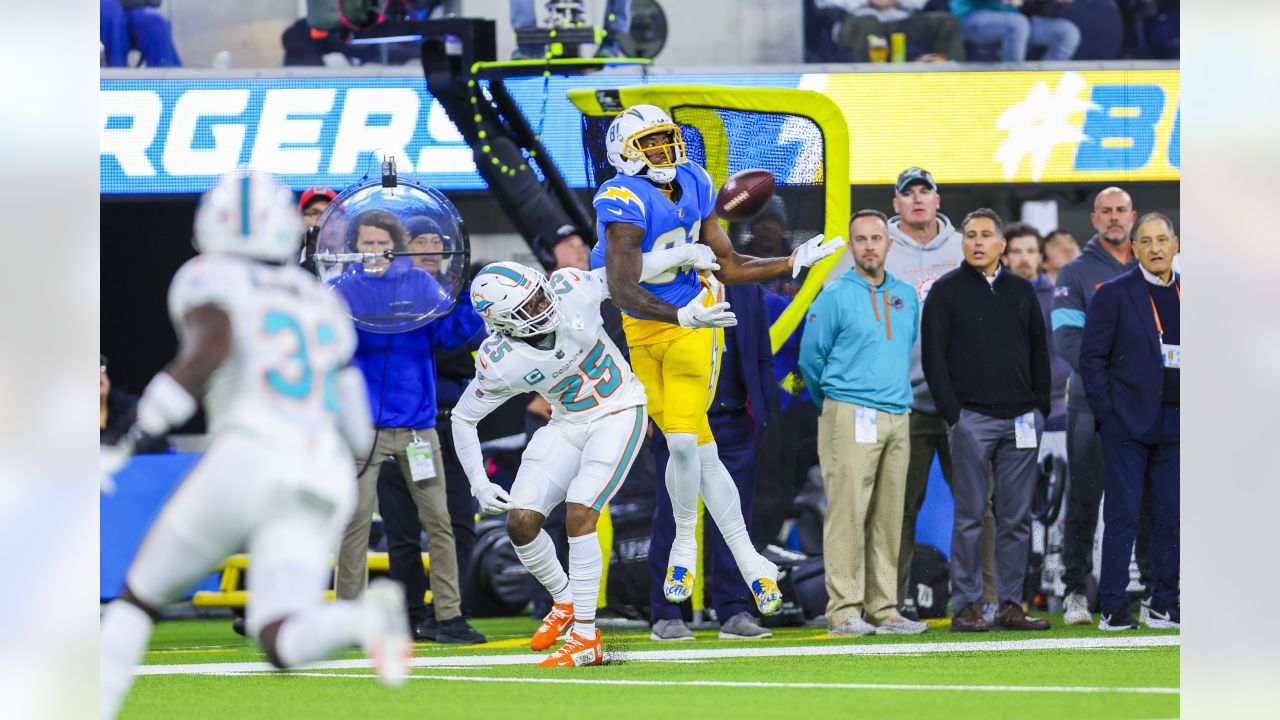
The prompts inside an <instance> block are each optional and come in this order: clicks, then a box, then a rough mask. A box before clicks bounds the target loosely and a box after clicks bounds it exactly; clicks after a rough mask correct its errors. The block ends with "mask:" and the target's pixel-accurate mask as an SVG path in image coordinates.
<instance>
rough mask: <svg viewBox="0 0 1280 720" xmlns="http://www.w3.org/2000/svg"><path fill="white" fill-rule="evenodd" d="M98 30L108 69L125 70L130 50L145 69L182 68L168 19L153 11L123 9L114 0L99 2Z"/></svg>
mask: <svg viewBox="0 0 1280 720" xmlns="http://www.w3.org/2000/svg"><path fill="white" fill-rule="evenodd" d="M98 29H99V37H100V39H101V41H102V45H103V48H104V50H105V52H106V63H107V67H124V66H125V64H126V62H127V60H128V58H129V50H130V49H131V48H133V47H136V48H138V52H139V53H141V54H142V59H143V62H145V64H146V65H147V67H181V66H182V59H181V58H179V57H178V49H177V48H175V47H174V45H173V30H172V28H171V27H170V26H169V19H168V18H166V17H165V16H164V14H163V13H161V12H160V11H159V10H157V9H156V8H153V7H150V6H147V7H140V8H135V9H133V10H125V9H124V8H122V7H121V6H120V3H118V2H116V1H115V0H102V5H101V15H100V17H99V28H98Z"/></svg>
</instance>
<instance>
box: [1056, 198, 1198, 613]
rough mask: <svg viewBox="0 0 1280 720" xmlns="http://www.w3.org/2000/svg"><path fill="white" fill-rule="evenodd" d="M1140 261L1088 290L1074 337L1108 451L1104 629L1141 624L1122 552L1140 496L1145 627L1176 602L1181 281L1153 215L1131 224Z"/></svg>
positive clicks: (1168, 230) (1168, 225)
mask: <svg viewBox="0 0 1280 720" xmlns="http://www.w3.org/2000/svg"><path fill="white" fill-rule="evenodd" d="M1133 249H1134V252H1135V253H1136V254H1137V256H1138V267H1137V268H1134V269H1133V270H1130V271H1128V272H1125V273H1123V274H1121V275H1119V276H1117V277H1116V278H1114V279H1113V280H1110V281H1108V282H1106V283H1104V284H1103V285H1102V286H1101V287H1100V288H1098V292H1097V294H1096V295H1094V296H1093V302H1091V303H1090V304H1089V311H1088V316H1087V318H1086V319H1085V325H1084V337H1083V338H1082V339H1081V343H1080V374H1081V376H1082V377H1083V378H1084V389H1085V393H1086V394H1087V395H1088V399H1089V406H1090V407H1091V408H1093V411H1094V416H1095V417H1096V418H1097V420H1098V421H1099V423H1100V430H1101V435H1102V451H1103V455H1104V456H1105V457H1106V489H1105V493H1104V496H1103V497H1104V500H1103V507H1102V517H1103V522H1104V524H1105V526H1104V529H1103V533H1102V567H1101V578H1100V580H1099V583H1098V604H1099V605H1100V606H1101V608H1102V620H1101V621H1100V622H1099V623H1098V628H1099V629H1101V630H1129V629H1134V628H1137V627H1138V623H1137V621H1135V620H1134V619H1133V616H1132V615H1130V614H1129V596H1128V595H1127V594H1126V592H1125V588H1126V586H1127V585H1128V584H1129V556H1130V553H1131V552H1132V551H1133V541H1134V533H1135V531H1136V527H1137V523H1138V511H1139V508H1140V507H1141V506H1142V500H1143V496H1144V495H1149V500H1150V504H1151V514H1152V516H1151V523H1152V527H1151V574H1152V579H1153V584H1154V590H1153V592H1152V596H1151V611H1150V613H1149V614H1148V619H1147V626H1148V627H1152V628H1176V627H1179V626H1180V623H1181V613H1180V610H1179V599H1178V592H1179V591H1178V543H1179V534H1180V522H1181V520H1180V516H1179V502H1180V496H1179V488H1178V482H1179V472H1178V458H1179V410H1178V399H1179V386H1180V379H1181V372H1182V371H1181V369H1180V368H1181V365H1182V346H1181V340H1182V337H1181V335H1182V333H1181V322H1180V315H1181V313H1180V307H1181V304H1182V283H1181V281H1180V279H1179V277H1178V274H1177V273H1175V272H1174V271H1173V257H1174V255H1176V254H1177V253H1178V249H1179V244H1178V236H1177V235H1175V234H1174V232H1173V223H1172V222H1170V221H1169V218H1167V217H1165V216H1164V215H1161V214H1160V213H1148V214H1147V215H1145V216H1143V217H1142V219H1141V220H1139V221H1138V225H1137V228H1136V231H1135V237H1134V241H1133Z"/></svg>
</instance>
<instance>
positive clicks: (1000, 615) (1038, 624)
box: [992, 600, 1049, 630]
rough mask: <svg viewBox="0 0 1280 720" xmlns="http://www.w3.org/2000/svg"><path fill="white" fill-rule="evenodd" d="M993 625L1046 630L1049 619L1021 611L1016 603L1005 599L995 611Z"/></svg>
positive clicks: (1002, 627) (1006, 628)
mask: <svg viewBox="0 0 1280 720" xmlns="http://www.w3.org/2000/svg"><path fill="white" fill-rule="evenodd" d="M992 625H993V626H994V627H997V628H999V629H1001V630H1048V629H1049V621H1048V620H1044V619H1042V618H1035V617H1031V616H1030V615H1028V614H1027V613H1026V612H1024V611H1023V609H1022V606H1021V605H1019V604H1018V603H1015V602H1011V601H1008V600H1006V601H1005V602H1004V604H1002V605H1001V606H1000V610H999V611H998V612H996V621H995V622H994V623H992Z"/></svg>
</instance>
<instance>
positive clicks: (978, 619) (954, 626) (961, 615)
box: [951, 603, 987, 632]
mask: <svg viewBox="0 0 1280 720" xmlns="http://www.w3.org/2000/svg"><path fill="white" fill-rule="evenodd" d="M986 631H987V621H986V620H984V619H982V605H981V604H979V603H969V604H968V605H966V606H965V607H964V608H963V609H961V610H960V612H958V613H956V614H955V616H954V617H952V618H951V632H986Z"/></svg>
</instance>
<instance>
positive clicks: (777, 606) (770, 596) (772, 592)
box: [751, 577, 782, 615]
mask: <svg viewBox="0 0 1280 720" xmlns="http://www.w3.org/2000/svg"><path fill="white" fill-rule="evenodd" d="M751 593H752V594H753V595H755V596H756V607H758V608H760V614H761V615H773V614H775V613H777V612H778V611H779V610H781V609H782V591H781V590H779V589H778V583H776V582H774V581H773V579H771V578H767V577H766V578H759V579H757V580H756V581H755V582H753V583H751Z"/></svg>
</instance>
